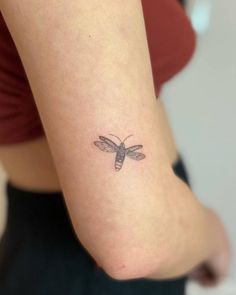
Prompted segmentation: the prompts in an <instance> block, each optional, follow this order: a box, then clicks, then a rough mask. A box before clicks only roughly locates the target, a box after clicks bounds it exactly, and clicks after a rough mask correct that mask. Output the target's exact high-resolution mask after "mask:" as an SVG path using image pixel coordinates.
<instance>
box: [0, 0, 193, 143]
mask: <svg viewBox="0 0 236 295" xmlns="http://www.w3.org/2000/svg"><path fill="white" fill-rule="evenodd" d="M142 5H143V13H144V18H145V24H146V32H147V39H148V45H149V51H150V58H151V64H152V71H153V80H154V85H155V89H156V93H157V94H158V93H159V91H160V89H161V86H162V85H163V83H164V82H165V81H167V80H169V79H170V78H171V77H172V76H174V75H175V74H176V73H177V72H179V71H180V70H181V69H182V68H183V67H184V66H185V64H186V63H187V62H188V60H189V59H190V57H191V56H192V54H193V51H194V48H195V34H194V32H193V30H192V27H191V25H190V22H189V20H188V18H187V16H186V14H185V12H184V10H183V8H182V7H181V6H180V4H179V2H178V1H177V0H143V1H142ZM43 134H44V130H43V127H42V124H41V121H40V117H39V114H38V111H37V108H36V105H35V102H34V98H33V96H32V92H31V89H30V86H29V83H28V80H27V77H26V75H25V72H24V69H23V66H22V64H21V61H20V58H19V55H18V52H17V50H16V47H15V45H14V43H13V40H12V38H11V36H10V33H9V31H8V29H7V27H6V24H5V22H4V20H3V18H2V16H1V14H0V144H10V143H17V142H23V141H26V140H29V139H32V138H35V137H38V136H40V135H43Z"/></svg>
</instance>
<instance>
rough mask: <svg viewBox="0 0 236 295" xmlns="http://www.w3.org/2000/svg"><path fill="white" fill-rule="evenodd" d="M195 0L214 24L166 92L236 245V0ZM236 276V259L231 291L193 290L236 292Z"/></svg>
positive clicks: (193, 164) (195, 175)
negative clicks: (204, 9) (207, 12)
mask: <svg viewBox="0 0 236 295" xmlns="http://www.w3.org/2000/svg"><path fill="white" fill-rule="evenodd" d="M190 2H191V3H190V4H191V5H190V6H189V7H190V8H191V9H192V8H193V7H194V5H196V4H199V5H203V4H204V5H206V6H205V7H206V10H208V8H209V7H208V6H207V4H210V8H211V9H210V10H209V12H211V14H210V16H211V17H210V23H209V28H208V30H207V31H206V32H205V33H204V34H202V35H200V36H199V37H198V48H197V51H196V53H195V56H194V58H193V59H192V62H191V64H189V66H188V67H187V68H186V69H185V70H184V71H183V72H182V73H181V74H180V75H178V76H177V77H176V78H175V79H173V80H172V81H170V82H169V83H168V84H167V85H166V87H165V89H164V92H163V94H162V96H163V97H164V102H165V105H166V107H167V109H168V113H169V117H170V119H171V121H172V126H173V129H174V133H175V137H176V140H177V142H178V146H179V148H180V150H181V151H182V153H183V155H184V158H185V160H186V163H187V166H188V168H189V171H190V175H191V179H192V185H193V189H194V191H195V192H196V193H197V195H198V197H199V198H200V199H201V200H202V201H203V202H204V203H205V204H207V205H210V206H211V207H213V208H215V209H216V210H217V211H218V212H219V214H220V215H221V216H222V218H223V220H224V222H225V224H226V227H227V229H228V232H229V234H230V236H231V240H232V245H233V248H234V249H236V230H235V225H236V213H235V210H236V206H235V199H236V135H235V133H236V132H235V127H236V1H235V0H227V1H223V0H213V1H210V0H195V1H194V0H192V1H191V0H190ZM202 21H203V22H205V20H204V19H203V20H202ZM199 28H201V27H200V25H199ZM235 279H236V262H235V260H234V261H233V264H232V272H231V276H230V282H229V283H227V286H226V287H225V288H226V289H224V290H225V291H223V289H221V291H219V290H218V291H217V292H216V293H198V291H199V290H198V291H196V293H192V294H198V295H200V294H216V295H218V294H236V287H235V286H236V285H234V281H235V284H236V280H235ZM232 290H233V291H232ZM224 292H225V293H224ZM230 292H231V293H230Z"/></svg>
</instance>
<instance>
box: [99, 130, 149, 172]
mask: <svg viewBox="0 0 236 295" xmlns="http://www.w3.org/2000/svg"><path fill="white" fill-rule="evenodd" d="M109 135H111V136H114V137H116V138H117V139H119V141H120V145H117V144H116V143H114V142H113V141H112V140H110V139H109V138H106V137H104V136H99V139H100V140H98V141H94V144H95V145H96V147H98V148H99V149H100V150H101V151H103V152H107V153H116V158H115V170H116V171H119V170H120V169H121V168H122V166H123V163H124V160H125V156H128V157H129V158H131V159H133V160H136V161H140V160H142V159H144V158H145V155H144V154H142V153H139V152H136V150H138V149H141V148H142V147H143V146H142V145H140V144H139V145H134V146H131V147H129V148H126V147H125V144H124V142H125V141H126V139H128V138H129V137H130V136H132V135H129V136H127V137H126V138H125V139H124V140H121V139H120V138H119V137H118V136H116V135H113V134H109Z"/></svg>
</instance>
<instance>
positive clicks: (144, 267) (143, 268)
mask: <svg viewBox="0 0 236 295" xmlns="http://www.w3.org/2000/svg"><path fill="white" fill-rule="evenodd" d="M135 252H136V253H134V252H133V251H127V252H126V253H119V254H118V255H112V257H110V258H109V259H107V261H106V262H104V264H103V267H102V268H103V270H104V272H105V273H106V274H107V275H108V276H109V277H111V278H112V279H115V280H131V279H141V278H148V277H149V275H150V274H153V273H155V274H156V275H157V274H158V273H159V271H161V265H163V263H165V262H164V259H163V258H164V255H162V254H161V255H158V256H159V257H157V256H156V255H155V257H154V255H153V253H151V252H150V253H143V252H142V251H141V247H140V251H135ZM140 252H142V253H140Z"/></svg>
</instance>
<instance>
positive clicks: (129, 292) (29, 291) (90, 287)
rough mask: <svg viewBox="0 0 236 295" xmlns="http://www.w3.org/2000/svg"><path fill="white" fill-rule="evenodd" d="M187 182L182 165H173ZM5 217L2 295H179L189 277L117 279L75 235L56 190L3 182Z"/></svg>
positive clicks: (0, 248)
mask: <svg viewBox="0 0 236 295" xmlns="http://www.w3.org/2000/svg"><path fill="white" fill-rule="evenodd" d="M173 169H174V171H175V173H176V174H177V175H178V176H179V177H180V178H182V179H183V180H184V181H185V182H187V183H188V179H187V175H186V171H185V168H184V165H183V162H182V161H181V160H179V161H178V162H177V163H176V164H175V165H174V167H173ZM5 188H6V196H7V202H8V216H7V224H6V229H5V232H4V234H3V236H2V238H1V241H0V294H1V295H21V294H22V295H54V294H55V295H138V294H139V295H141V294H142V295H183V294H185V286H186V282H187V277H181V278H178V279H175V280H148V279H132V280H122V281H121V280H115V279H113V278H111V277H109V276H108V275H107V274H106V273H105V272H104V271H103V270H102V269H101V268H98V267H96V263H95V261H94V259H93V258H92V257H91V256H90V255H89V253H88V252H87V251H86V250H85V248H84V247H83V246H82V244H81V243H80V242H79V240H78V239H77V238H76V237H75V234H74V231H73V229H72V226H71V223H70V219H69V217H68V213H67V210H66V207H65V204H64V200H63V196H62V194H61V193H60V192H54V193H48V192H43V193H41V192H32V191H28V190H23V189H21V188H18V187H16V186H14V185H13V184H12V183H11V182H10V181H9V180H8V181H7V182H6V186H5Z"/></svg>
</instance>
